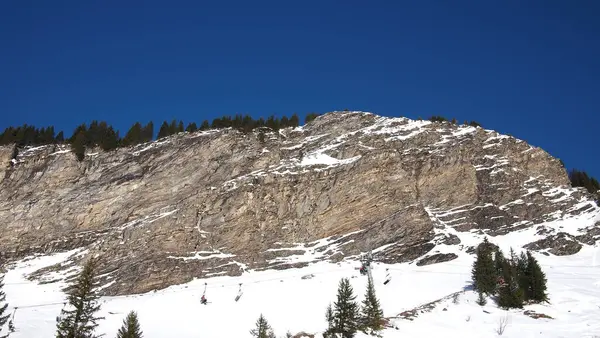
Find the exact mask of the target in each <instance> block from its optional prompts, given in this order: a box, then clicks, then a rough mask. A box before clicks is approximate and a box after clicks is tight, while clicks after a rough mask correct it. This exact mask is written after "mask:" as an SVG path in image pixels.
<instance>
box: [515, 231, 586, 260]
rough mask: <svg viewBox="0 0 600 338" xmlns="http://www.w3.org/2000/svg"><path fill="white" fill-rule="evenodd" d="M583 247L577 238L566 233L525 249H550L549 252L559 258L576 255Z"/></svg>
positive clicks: (540, 241)
mask: <svg viewBox="0 0 600 338" xmlns="http://www.w3.org/2000/svg"><path fill="white" fill-rule="evenodd" d="M581 247H582V246H581V244H580V243H579V242H578V241H577V239H576V238H575V237H573V236H571V235H569V234H567V233H564V232H560V233H558V234H556V235H551V236H548V237H546V238H544V239H540V240H539V241H535V242H533V243H529V244H527V245H525V246H524V248H525V249H529V250H545V249H549V250H548V252H550V253H551V254H553V255H557V256H565V255H573V254H576V253H578V252H579V250H581Z"/></svg>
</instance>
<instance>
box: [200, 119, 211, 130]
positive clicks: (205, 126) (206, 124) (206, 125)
mask: <svg viewBox="0 0 600 338" xmlns="http://www.w3.org/2000/svg"><path fill="white" fill-rule="evenodd" d="M209 129H210V123H209V122H208V120H204V121H202V124H201V125H200V130H209Z"/></svg>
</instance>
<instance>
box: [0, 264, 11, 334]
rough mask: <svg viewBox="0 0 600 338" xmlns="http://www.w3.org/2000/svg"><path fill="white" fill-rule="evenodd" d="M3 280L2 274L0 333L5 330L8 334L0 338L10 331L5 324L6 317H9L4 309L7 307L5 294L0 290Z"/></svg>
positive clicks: (0, 277) (0, 278) (0, 279)
mask: <svg viewBox="0 0 600 338" xmlns="http://www.w3.org/2000/svg"><path fill="white" fill-rule="evenodd" d="M3 281H4V276H0V334H2V332H7V333H8V334H7V335H5V336H0V338H6V337H8V336H9V335H10V331H11V330H10V328H9V327H8V325H6V323H7V322H8V319H9V318H10V314H9V313H7V312H6V309H7V308H8V303H6V294H4V291H3V290H2V289H3V288H4V283H3ZM5 325H6V328H5Z"/></svg>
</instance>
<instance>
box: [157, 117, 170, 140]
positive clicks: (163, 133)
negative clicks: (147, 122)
mask: <svg viewBox="0 0 600 338" xmlns="http://www.w3.org/2000/svg"><path fill="white" fill-rule="evenodd" d="M169 135H171V133H170V131H169V124H168V123H167V121H164V122H163V124H161V126H160V130H159V131H158V135H157V136H156V139H161V138H163V137H167V136H169Z"/></svg>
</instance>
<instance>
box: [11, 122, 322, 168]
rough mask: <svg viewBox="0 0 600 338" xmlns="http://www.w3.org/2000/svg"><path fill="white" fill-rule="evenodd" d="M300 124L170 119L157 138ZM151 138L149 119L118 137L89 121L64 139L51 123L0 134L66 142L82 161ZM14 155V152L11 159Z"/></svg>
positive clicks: (30, 142)
mask: <svg viewBox="0 0 600 338" xmlns="http://www.w3.org/2000/svg"><path fill="white" fill-rule="evenodd" d="M317 116H319V114H317V113H309V114H307V115H306V117H305V118H304V123H305V124H306V123H310V122H311V121H313V120H314V119H315V118H316V117H317ZM299 125H300V118H299V117H298V115H297V114H295V113H294V114H292V116H291V117H287V116H282V117H281V118H279V117H276V116H274V115H272V116H269V117H268V118H267V119H264V118H262V117H261V118H258V119H254V118H252V117H251V116H250V115H240V114H238V115H235V116H233V117H232V116H222V117H218V118H215V119H213V121H212V123H210V122H209V121H208V120H204V121H203V122H202V123H201V124H200V126H198V125H197V124H196V123H195V122H191V123H188V124H187V126H185V125H184V123H183V121H177V120H172V121H171V122H167V121H164V122H163V123H162V124H161V126H160V128H159V130H158V134H157V137H156V139H161V138H163V137H167V136H170V135H174V134H177V133H181V132H185V131H187V132H195V131H198V130H208V129H223V128H234V129H237V130H239V131H242V132H246V133H248V132H251V131H252V130H254V129H256V128H260V127H267V128H270V129H272V130H275V131H277V130H279V129H281V128H287V127H297V126H299ZM153 139H154V124H153V122H152V121H150V122H148V123H147V124H145V125H142V124H141V123H140V122H136V123H134V124H133V126H131V128H129V130H128V131H127V133H126V134H125V136H123V137H121V136H120V135H119V131H118V130H116V129H115V128H114V127H113V126H111V125H109V124H108V123H107V122H105V121H92V122H91V123H89V124H85V123H83V124H81V125H79V126H77V127H76V128H75V130H74V131H73V133H72V134H71V136H70V137H69V138H65V135H64V132H62V131H60V132H59V133H58V134H55V130H54V126H50V127H43V128H37V127H35V126H31V125H27V124H25V125H23V126H19V127H8V128H6V129H5V130H4V131H3V132H2V133H1V134H0V145H8V144H14V145H15V146H16V147H15V150H16V148H17V147H28V146H42V145H48V144H62V143H68V144H70V145H71V146H72V147H73V152H74V153H75V154H76V156H77V158H78V159H79V160H82V159H83V157H84V154H85V149H86V148H90V147H100V148H101V149H102V150H104V151H111V150H114V149H117V148H119V147H129V146H134V145H137V144H140V143H145V142H149V141H152V140H153ZM16 155H17V151H15V154H14V156H13V158H15V157H16Z"/></svg>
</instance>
